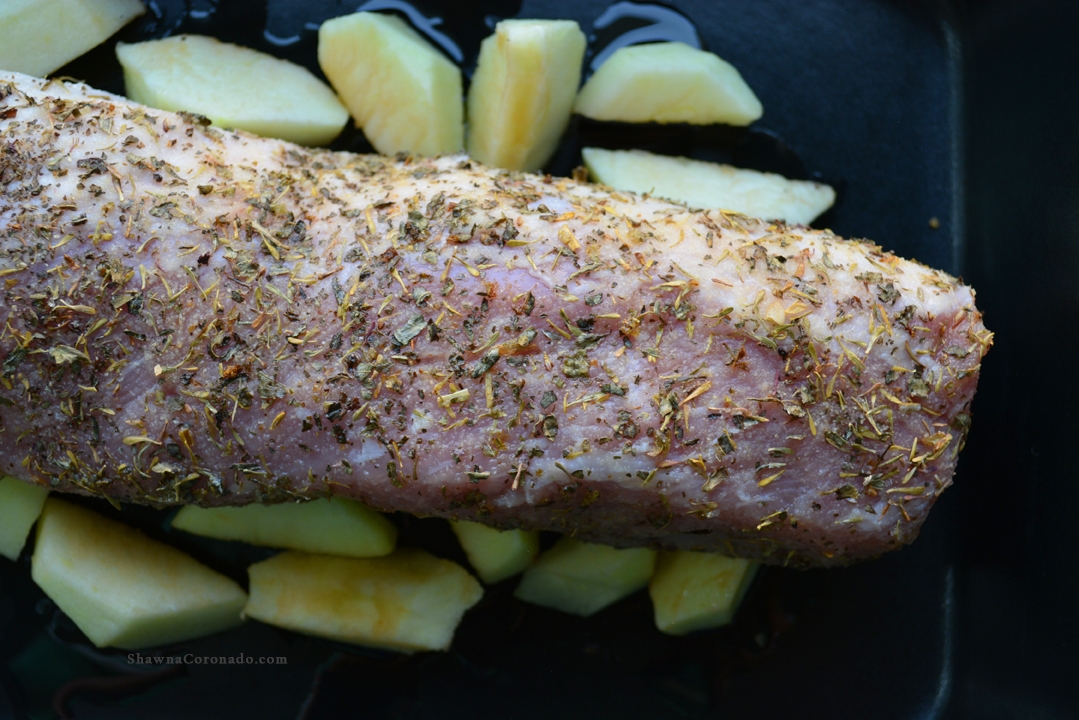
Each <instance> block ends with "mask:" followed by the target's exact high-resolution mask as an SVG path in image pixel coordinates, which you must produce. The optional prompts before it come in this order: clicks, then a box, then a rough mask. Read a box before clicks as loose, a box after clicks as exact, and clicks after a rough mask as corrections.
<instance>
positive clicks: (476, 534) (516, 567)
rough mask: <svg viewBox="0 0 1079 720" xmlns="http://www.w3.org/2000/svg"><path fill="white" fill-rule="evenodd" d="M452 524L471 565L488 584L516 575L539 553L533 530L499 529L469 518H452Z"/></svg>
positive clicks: (537, 535) (535, 534) (537, 538)
mask: <svg viewBox="0 0 1079 720" xmlns="http://www.w3.org/2000/svg"><path fill="white" fill-rule="evenodd" d="M450 526H451V527H452V528H453V532H454V533H455V534H456V535H457V540H458V542H460V543H461V547H462V548H463V549H464V551H465V555H467V556H468V562H469V564H470V565H472V569H473V570H475V571H476V574H477V575H479V576H480V580H483V581H484V582H485V583H487V584H488V585H491V584H493V583H496V582H499V581H500V580H505V579H506V578H508V577H513V576H514V575H516V574H517V573H519V572H521V571H522V570H524V569H525V568H526V567H528V566H529V565H531V564H532V561H533V560H535V559H536V556H537V555H539V533H538V532H536V531H534V530H497V529H495V528H492V527H487V526H486V525H483V524H481V523H475V522H469V521H467V520H451V521H450Z"/></svg>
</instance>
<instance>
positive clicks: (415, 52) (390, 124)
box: [318, 12, 464, 155]
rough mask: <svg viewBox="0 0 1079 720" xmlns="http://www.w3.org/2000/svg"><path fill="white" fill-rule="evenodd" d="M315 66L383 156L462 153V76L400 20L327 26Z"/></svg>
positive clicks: (356, 17)
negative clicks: (317, 64)
mask: <svg viewBox="0 0 1079 720" xmlns="http://www.w3.org/2000/svg"><path fill="white" fill-rule="evenodd" d="M318 62H319V65H320V66H321V67H322V71H323V72H324V73H326V77H327V78H329V80H330V84H331V85H333V86H334V88H335V89H336V90H337V93H338V94H339V95H340V96H341V99H342V100H344V102H345V104H346V105H347V106H348V109H349V110H350V111H351V112H352V117H353V119H354V120H355V121H356V126H357V127H359V128H362V129H363V134H364V135H366V136H367V139H368V140H369V141H370V142H371V145H373V146H374V148H375V149H376V150H378V151H379V152H380V153H385V154H387V155H389V154H393V153H397V152H407V153H414V154H416V155H440V154H444V153H453V152H458V151H459V150H461V149H463V148H464V100H463V91H462V84H461V71H460V70H458V69H457V66H456V65H454V64H453V63H452V62H450V60H449V59H448V58H446V57H445V56H443V55H442V54H441V53H440V52H439V51H438V50H436V49H435V48H434V47H433V46H432V45H431V44H430V43H429V42H427V41H426V40H425V39H424V38H423V37H422V36H421V35H420V34H419V33H418V32H416V31H415V30H413V29H412V28H411V27H409V26H408V24H407V23H405V21H404V20H401V19H400V18H398V17H395V16H393V15H381V14H379V13H371V12H361V13H354V14H352V15H346V16H344V17H339V18H334V19H333V20H327V21H326V22H324V23H323V24H322V27H321V28H320V29H319V32H318Z"/></svg>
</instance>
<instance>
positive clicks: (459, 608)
mask: <svg viewBox="0 0 1079 720" xmlns="http://www.w3.org/2000/svg"><path fill="white" fill-rule="evenodd" d="M248 575H249V577H250V579H251V583H250V587H251V599H250V600H249V601H248V603H247V607H246V608H245V609H244V615H245V616H247V617H251V618H255V619H256V620H261V621H262V622H265V623H268V624H270V625H276V626H277V627H282V628H286V629H289V630H295V631H297V632H301V633H306V634H309V635H318V636H320V637H326V638H330V639H333V640H341V641H344V642H350V643H356V644H359V645H368V646H372V647H381V648H387V649H390V650H399V651H401V652H406V653H411V652H415V651H417V650H446V649H448V648H449V646H450V643H451V642H452V641H453V632H454V630H455V629H456V628H457V624H458V623H459V622H461V617H462V616H463V615H464V613H465V611H466V610H468V609H469V608H470V607H472V606H473V605H475V604H476V603H477V602H479V600H480V598H481V597H482V596H483V588H482V587H481V586H480V584H479V583H478V582H477V581H476V579H475V578H473V577H472V576H471V575H469V574H468V572H467V571H466V570H465V569H464V568H462V567H461V566H460V565H457V564H456V563H453V562H450V561H449V560H442V559H440V558H437V557H435V556H434V555H431V554H430V553H427V552H424V551H423V550H417V549H413V548H401V549H399V550H397V551H396V552H394V553H393V554H392V555H387V556H386V557H381V558H367V559H359V558H341V557H332V556H329V555H309V554H307V553H301V552H293V551H289V552H283V553H281V554H280V555H275V556H274V557H272V558H270V559H269V560H263V561H262V562H260V563H255V564H254V565H252V566H251V567H250V568H248Z"/></svg>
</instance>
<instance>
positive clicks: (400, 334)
mask: <svg viewBox="0 0 1079 720" xmlns="http://www.w3.org/2000/svg"><path fill="white" fill-rule="evenodd" d="M0 281H2V282H3V287H2V291H3V306H2V309H0V312H2V313H3V325H2V328H3V331H2V334H0V367H2V372H0V470H2V471H3V472H4V473H8V474H11V475H15V476H18V477H22V478H24V479H26V480H28V481H31V482H35V483H39V484H42V485H46V486H49V487H52V488H54V489H56V490H59V491H69V492H80V493H85V494H91V495H103V496H109V497H112V498H115V499H119V500H124V501H132V502H140V503H150V504H163V505H167V504H178V503H197V504H200V505H227V504H244V503H249V502H286V501H293V500H301V499H305V498H312V497H320V496H325V495H342V496H348V497H352V498H356V499H359V500H362V501H363V502H366V503H368V504H370V505H372V506H374V507H377V508H381V509H384V510H402V511H406V512H410V513H414V514H418V515H438V516H444V517H457V518H467V519H472V520H478V521H481V522H485V523H488V524H492V525H496V526H500V527H530V528H541V529H548V530H557V531H559V532H565V533H573V534H575V535H576V536H577V537H579V538H582V539H586V540H593V541H599V542H606V543H611V544H615V545H651V546H657V547H667V548H692V549H704V550H716V551H720V552H725V553H730V554H737V555H742V556H746V557H753V558H759V559H761V560H764V561H766V562H773V563H783V564H790V565H794V566H801V567H807V566H829V565H839V564H845V563H849V562H851V561H855V560H859V559H863V558H868V557H872V556H875V555H878V554H880V553H882V552H885V551H887V550H891V549H894V548H898V547H900V546H902V545H903V544H904V543H907V542H910V541H911V540H913V539H914V537H915V536H916V535H917V533H918V529H919V527H920V526H921V524H922V522H923V521H924V520H925V518H926V515H927V513H928V512H929V509H930V508H931V507H932V505H933V502H934V501H935V500H936V498H937V496H939V495H940V493H941V492H942V491H943V490H944V489H945V488H946V487H948V485H950V484H951V482H952V474H953V470H954V467H955V463H956V456H957V454H958V453H959V451H960V449H961V448H962V446H963V441H964V438H965V436H966V433H967V430H968V428H969V425H970V415H969V411H968V408H969V405H970V401H971V398H972V397H973V395H974V391H975V386H976V383H977V378H978V371H979V368H980V362H981V359H982V357H983V355H984V354H985V352H986V351H987V349H988V348H989V346H990V344H991V340H992V335H991V334H990V333H989V332H988V331H987V330H986V329H985V327H984V326H983V325H982V322H981V315H980V314H979V312H978V311H977V310H976V308H975V306H974V294H973V292H972V290H971V289H970V288H968V287H965V286H964V285H962V284H961V283H959V282H958V281H957V280H956V279H955V278H953V277H950V276H948V275H946V274H944V273H942V272H939V271H936V270H933V269H930V268H928V267H925V266H923V265H920V264H918V263H915V262H911V261H908V260H903V259H901V258H898V257H896V256H895V255H892V254H891V253H888V252H885V251H883V250H882V249H880V248H879V247H877V246H875V245H873V244H870V243H868V242H861V241H849V240H843V239H841V238H839V237H836V236H835V235H833V234H831V233H829V232H827V231H818V230H813V229H810V228H806V227H798V226H785V225H781V224H770V223H767V222H762V221H760V220H755V219H751V218H747V217H744V216H740V215H735V214H731V213H726V212H719V211H711V212H696V211H691V210H689V209H687V208H686V207H683V206H680V205H677V204H672V203H668V202H664V201H659V200H656V199H652V198H648V197H641V196H635V195H630V194H621V193H615V192H611V191H609V190H607V189H604V188H602V187H597V186H592V185H587V184H581V183H576V182H573V181H570V180H567V179H564V178H550V177H542V176H537V175H527V174H520V173H509V172H504V171H499V170H492V169H489V168H485V167H481V166H479V165H478V164H476V163H474V162H472V161H470V160H469V159H468V158H466V157H463V156H457V157H442V158H437V159H419V158H406V157H399V158H397V159H389V158H384V157H377V156H357V155H350V154H345V153H334V152H329V151H319V150H309V149H304V148H301V147H298V146H295V145H291V144H289V143H285V142H280V141H276V140H268V139H262V138H257V137H253V136H251V135H247V134H244V133H239V132H225V131H222V130H219V129H216V128H213V127H209V126H208V124H207V123H206V121H205V120H204V119H202V118H200V117H198V116H193V115H184V114H180V115H177V114H172V113H167V112H161V111H156V110H150V109H147V108H144V107H141V106H138V105H135V104H133V103H131V102H129V101H127V100H124V99H123V98H119V97H116V96H112V95H109V94H106V93H101V92H97V91H95V90H93V89H91V88H88V87H86V86H83V85H79V84H74V83H67V84H65V83H62V82H55V81H54V82H48V83H46V82H44V81H41V80H36V79H33V78H29V77H26V76H21V75H17V74H13V73H0Z"/></svg>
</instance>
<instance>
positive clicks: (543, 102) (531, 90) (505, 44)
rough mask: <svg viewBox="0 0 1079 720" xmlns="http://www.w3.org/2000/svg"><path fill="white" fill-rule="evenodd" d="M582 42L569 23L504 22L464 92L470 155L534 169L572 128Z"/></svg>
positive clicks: (482, 53)
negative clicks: (571, 116)
mask: <svg viewBox="0 0 1079 720" xmlns="http://www.w3.org/2000/svg"><path fill="white" fill-rule="evenodd" d="M586 44H587V40H586V38H585V36H584V33H583V32H581V29H580V27H578V25H577V23H575V22H573V21H572V20H503V21H502V22H500V23H498V25H497V26H496V27H495V34H494V35H491V36H490V37H488V38H487V39H485V40H484V41H483V44H482V45H480V56H479V60H478V61H477V64H476V72H475V73H474V74H473V76H472V85H471V87H470V88H469V90H468V148H467V149H468V154H469V155H471V156H472V157H474V158H475V159H477V160H479V161H480V162H482V163H484V164H486V165H490V166H492V167H500V168H506V169H507V170H539V169H540V168H541V167H543V165H544V164H545V163H546V162H547V161H548V160H550V158H551V155H553V154H554V151H555V148H556V147H557V146H558V141H559V139H560V138H561V137H562V133H563V132H564V131H565V129H566V125H567V124H568V123H569V118H570V114H571V113H572V111H573V101H574V98H575V97H576V95H577V87H578V85H580V82H581V63H582V62H583V60H584V51H585V45H586Z"/></svg>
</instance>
